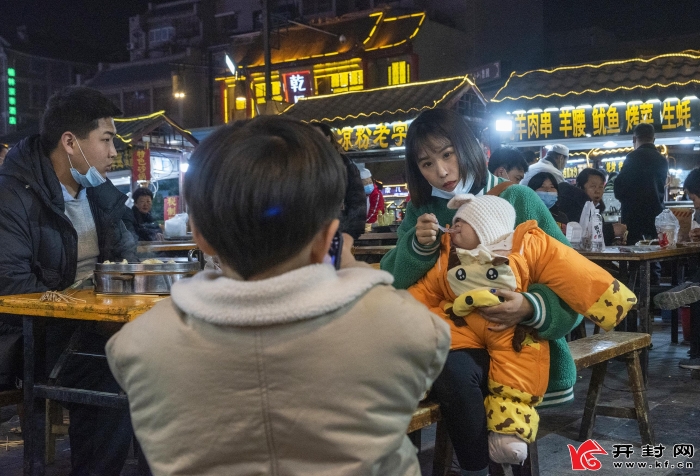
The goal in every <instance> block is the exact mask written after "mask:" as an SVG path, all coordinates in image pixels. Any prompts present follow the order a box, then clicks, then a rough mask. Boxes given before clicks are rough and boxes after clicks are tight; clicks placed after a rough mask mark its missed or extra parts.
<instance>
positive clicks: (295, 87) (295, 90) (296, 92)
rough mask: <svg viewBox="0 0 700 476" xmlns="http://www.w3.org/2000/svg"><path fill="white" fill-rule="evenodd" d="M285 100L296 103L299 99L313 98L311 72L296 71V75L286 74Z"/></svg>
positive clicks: (284, 76) (284, 78)
mask: <svg viewBox="0 0 700 476" xmlns="http://www.w3.org/2000/svg"><path fill="white" fill-rule="evenodd" d="M282 80H283V81H284V100H285V101H287V102H291V103H295V102H297V101H298V100H299V98H303V97H306V96H312V95H313V93H312V92H311V72H310V71H295V72H294V73H284V74H283V75H282Z"/></svg>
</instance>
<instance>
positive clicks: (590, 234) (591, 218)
mask: <svg viewBox="0 0 700 476" xmlns="http://www.w3.org/2000/svg"><path fill="white" fill-rule="evenodd" d="M579 224H580V225H581V247H580V249H581V250H583V251H603V250H605V241H604V239H603V218H602V217H601V216H600V213H598V210H597V209H596V207H595V205H594V204H593V202H586V204H585V205H584V206H583V212H582V213H581V219H580V220H579Z"/></svg>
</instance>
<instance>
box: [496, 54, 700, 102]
mask: <svg viewBox="0 0 700 476" xmlns="http://www.w3.org/2000/svg"><path fill="white" fill-rule="evenodd" d="M688 51H695V50H688ZM698 53H700V52H698ZM659 58H690V59H700V55H698V54H690V53H667V54H663V55H658V56H654V57H652V58H648V59H644V58H630V59H626V60H617V61H606V62H603V63H600V64H582V65H576V66H559V67H557V68H554V69H535V70H532V71H526V72H524V73H517V72H515V71H513V72H512V73H511V74H510V76H509V77H508V81H506V83H505V84H504V85H503V87H501V89H499V90H498V92H496V94H495V95H494V99H492V100H491V101H492V102H501V101H503V100H505V99H513V98H512V97H507V98H503V99H499V100H496V99H495V98H496V97H498V95H499V94H500V93H501V91H503V90H504V89H505V88H507V87H508V84H509V83H510V80H511V79H513V78H522V77H525V76H527V75H528V74H533V73H546V74H552V73H556V72H557V71H564V70H570V69H583V68H592V69H598V68H602V67H603V66H610V65H620V64H627V63H632V62H635V61H639V62H642V63H650V62H652V61H655V60H657V59H659ZM671 84H674V83H671ZM650 87H653V86H650ZM647 89H648V88H647ZM614 91H617V89H615V90H612V91H610V92H614ZM567 94H570V93H567ZM580 94H583V93H580ZM535 97H538V96H533V98H535ZM543 97H551V95H550V96H543ZM560 97H564V96H560ZM516 99H532V98H528V97H527V96H521V97H520V98H516Z"/></svg>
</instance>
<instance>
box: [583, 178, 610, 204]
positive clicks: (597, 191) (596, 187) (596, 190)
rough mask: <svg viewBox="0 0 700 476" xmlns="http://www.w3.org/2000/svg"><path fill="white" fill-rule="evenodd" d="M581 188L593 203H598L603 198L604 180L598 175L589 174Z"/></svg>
mask: <svg viewBox="0 0 700 476" xmlns="http://www.w3.org/2000/svg"><path fill="white" fill-rule="evenodd" d="M583 190H584V191H585V192H586V195H588V198H590V199H591V201H592V202H593V204H594V205H598V204H599V203H600V201H601V199H602V198H603V191H604V190H605V181H604V180H603V179H602V178H601V177H598V176H597V175H590V176H589V177H588V182H586V184H585V185H584V186H583Z"/></svg>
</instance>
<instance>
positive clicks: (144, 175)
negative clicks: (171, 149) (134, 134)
mask: <svg viewBox="0 0 700 476" xmlns="http://www.w3.org/2000/svg"><path fill="white" fill-rule="evenodd" d="M131 175H132V177H133V179H134V182H138V181H139V180H151V151H150V150H149V149H136V150H135V151H134V156H133V166H132V168H131Z"/></svg>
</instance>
